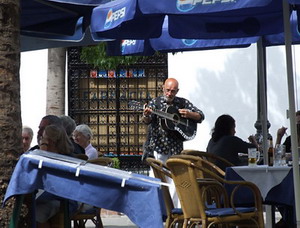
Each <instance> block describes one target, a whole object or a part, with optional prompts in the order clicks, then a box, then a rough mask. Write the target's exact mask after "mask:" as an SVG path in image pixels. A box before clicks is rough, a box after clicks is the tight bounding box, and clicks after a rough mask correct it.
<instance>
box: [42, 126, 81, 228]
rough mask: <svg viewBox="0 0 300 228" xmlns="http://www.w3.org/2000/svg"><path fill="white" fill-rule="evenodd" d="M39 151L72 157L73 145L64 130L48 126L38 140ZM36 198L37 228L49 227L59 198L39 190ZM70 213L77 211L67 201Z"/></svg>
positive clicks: (73, 204)
mask: <svg viewBox="0 0 300 228" xmlns="http://www.w3.org/2000/svg"><path fill="white" fill-rule="evenodd" d="M40 149H41V150H45V151H48V152H53V153H58V154H63V155H67V156H72V152H73V145H72V143H71V141H70V139H69V138H68V136H67V134H66V132H65V130H64V128H62V127H59V126H56V125H48V126H47V127H46V128H45V130H44V132H43V135H42V138H41V140H40ZM37 195H39V196H38V197H37V198H36V221H37V227H38V228H40V227H45V228H46V227H51V224H50V222H49V220H50V219H51V218H52V217H53V216H54V215H56V214H57V213H58V212H59V210H60V203H61V198H60V197H57V196H55V195H52V194H50V193H48V192H45V191H43V190H39V193H38V194H37ZM69 208H70V211H71V213H72V212H74V211H75V210H76V209H77V202H74V201H71V200H70V201H69Z"/></svg>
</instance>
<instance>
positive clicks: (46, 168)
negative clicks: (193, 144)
mask: <svg viewBox="0 0 300 228" xmlns="http://www.w3.org/2000/svg"><path fill="white" fill-rule="evenodd" d="M164 184H166V183H162V182H161V181H160V180H159V179H156V178H152V177H148V176H146V175H140V174H135V173H132V172H127V171H123V170H120V169H114V168H111V167H107V166H100V165H95V164H91V163H88V162H87V161H84V160H81V159H77V158H73V157H68V156H65V155H61V154H55V153H51V152H46V151H42V150H34V151H31V152H29V153H25V154H23V155H22V156H21V157H20V159H19V161H18V163H17V165H16V167H15V169H14V171H13V174H12V176H11V179H10V182H9V185H8V187H7V190H6V194H5V197H4V203H3V206H5V204H6V203H7V201H8V200H9V199H10V198H11V197H16V198H17V200H16V204H15V208H16V207H18V205H17V204H18V203H19V204H20V200H19V199H20V197H21V196H23V195H26V194H29V193H35V192H37V190H38V189H40V190H44V191H46V192H48V193H51V194H53V195H55V196H58V197H61V198H64V199H68V200H73V201H78V202H82V203H86V204H90V205H93V206H95V207H99V208H104V209H108V210H112V211H117V212H121V213H124V214H125V215H127V216H128V218H129V219H130V220H131V221H132V222H133V223H134V224H136V225H137V226H138V227H142V228H143V227H144V228H149V227H150V228H151V227H153V228H162V227H163V213H164V207H163V203H162V193H161V186H162V185H164ZM16 213H19V212H18V210H14V214H13V215H12V218H11V225H10V227H17V220H18V217H19V216H18V214H16ZM12 224H13V225H12ZM14 224H15V225H14Z"/></svg>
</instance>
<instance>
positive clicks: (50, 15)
mask: <svg viewBox="0 0 300 228" xmlns="http://www.w3.org/2000/svg"><path fill="white" fill-rule="evenodd" d="M107 1H109V0H38V1H36V0H22V1H20V7H21V14H20V34H21V51H29V50H37V49H42V48H52V47H69V46H79V45H81V46H85V45H93V44H96V43H98V42H100V41H102V40H103V39H98V38H94V37H93V36H92V35H91V33H90V29H89V25H90V20H91V13H92V9H93V8H94V7H96V6H98V5H99V4H103V3H105V2H107Z"/></svg>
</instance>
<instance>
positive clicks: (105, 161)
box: [87, 157, 113, 166]
mask: <svg viewBox="0 0 300 228" xmlns="http://www.w3.org/2000/svg"><path fill="white" fill-rule="evenodd" d="M87 162H88V163H92V164H96V165H102V166H112V163H113V160H112V159H111V158H108V157H98V158H95V159H90V160H87Z"/></svg>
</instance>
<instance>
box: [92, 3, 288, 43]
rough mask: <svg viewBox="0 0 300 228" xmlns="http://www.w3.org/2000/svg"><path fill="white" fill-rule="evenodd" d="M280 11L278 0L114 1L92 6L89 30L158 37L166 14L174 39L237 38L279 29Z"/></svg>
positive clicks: (123, 36)
mask: <svg viewBox="0 0 300 228" xmlns="http://www.w3.org/2000/svg"><path fill="white" fill-rule="evenodd" d="M282 12H283V11H282V3H281V1H278V0H256V1H234V0H226V1H221V0H220V1H194V0H161V1H159V2H158V1H145V0H115V1H113V2H110V3H107V4H101V5H99V6H98V7H95V8H94V9H93V13H92V21H91V25H92V26H91V29H92V32H93V33H95V34H97V36H100V37H105V38H114V39H147V38H158V37H159V36H160V35H161V28H162V24H163V18H164V15H168V17H169V25H168V30H169V34H170V35H171V36H172V37H174V38H180V39H217V38H221V39H224V38H241V37H250V36H261V35H267V34H276V33H280V32H283V13H282Z"/></svg>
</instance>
